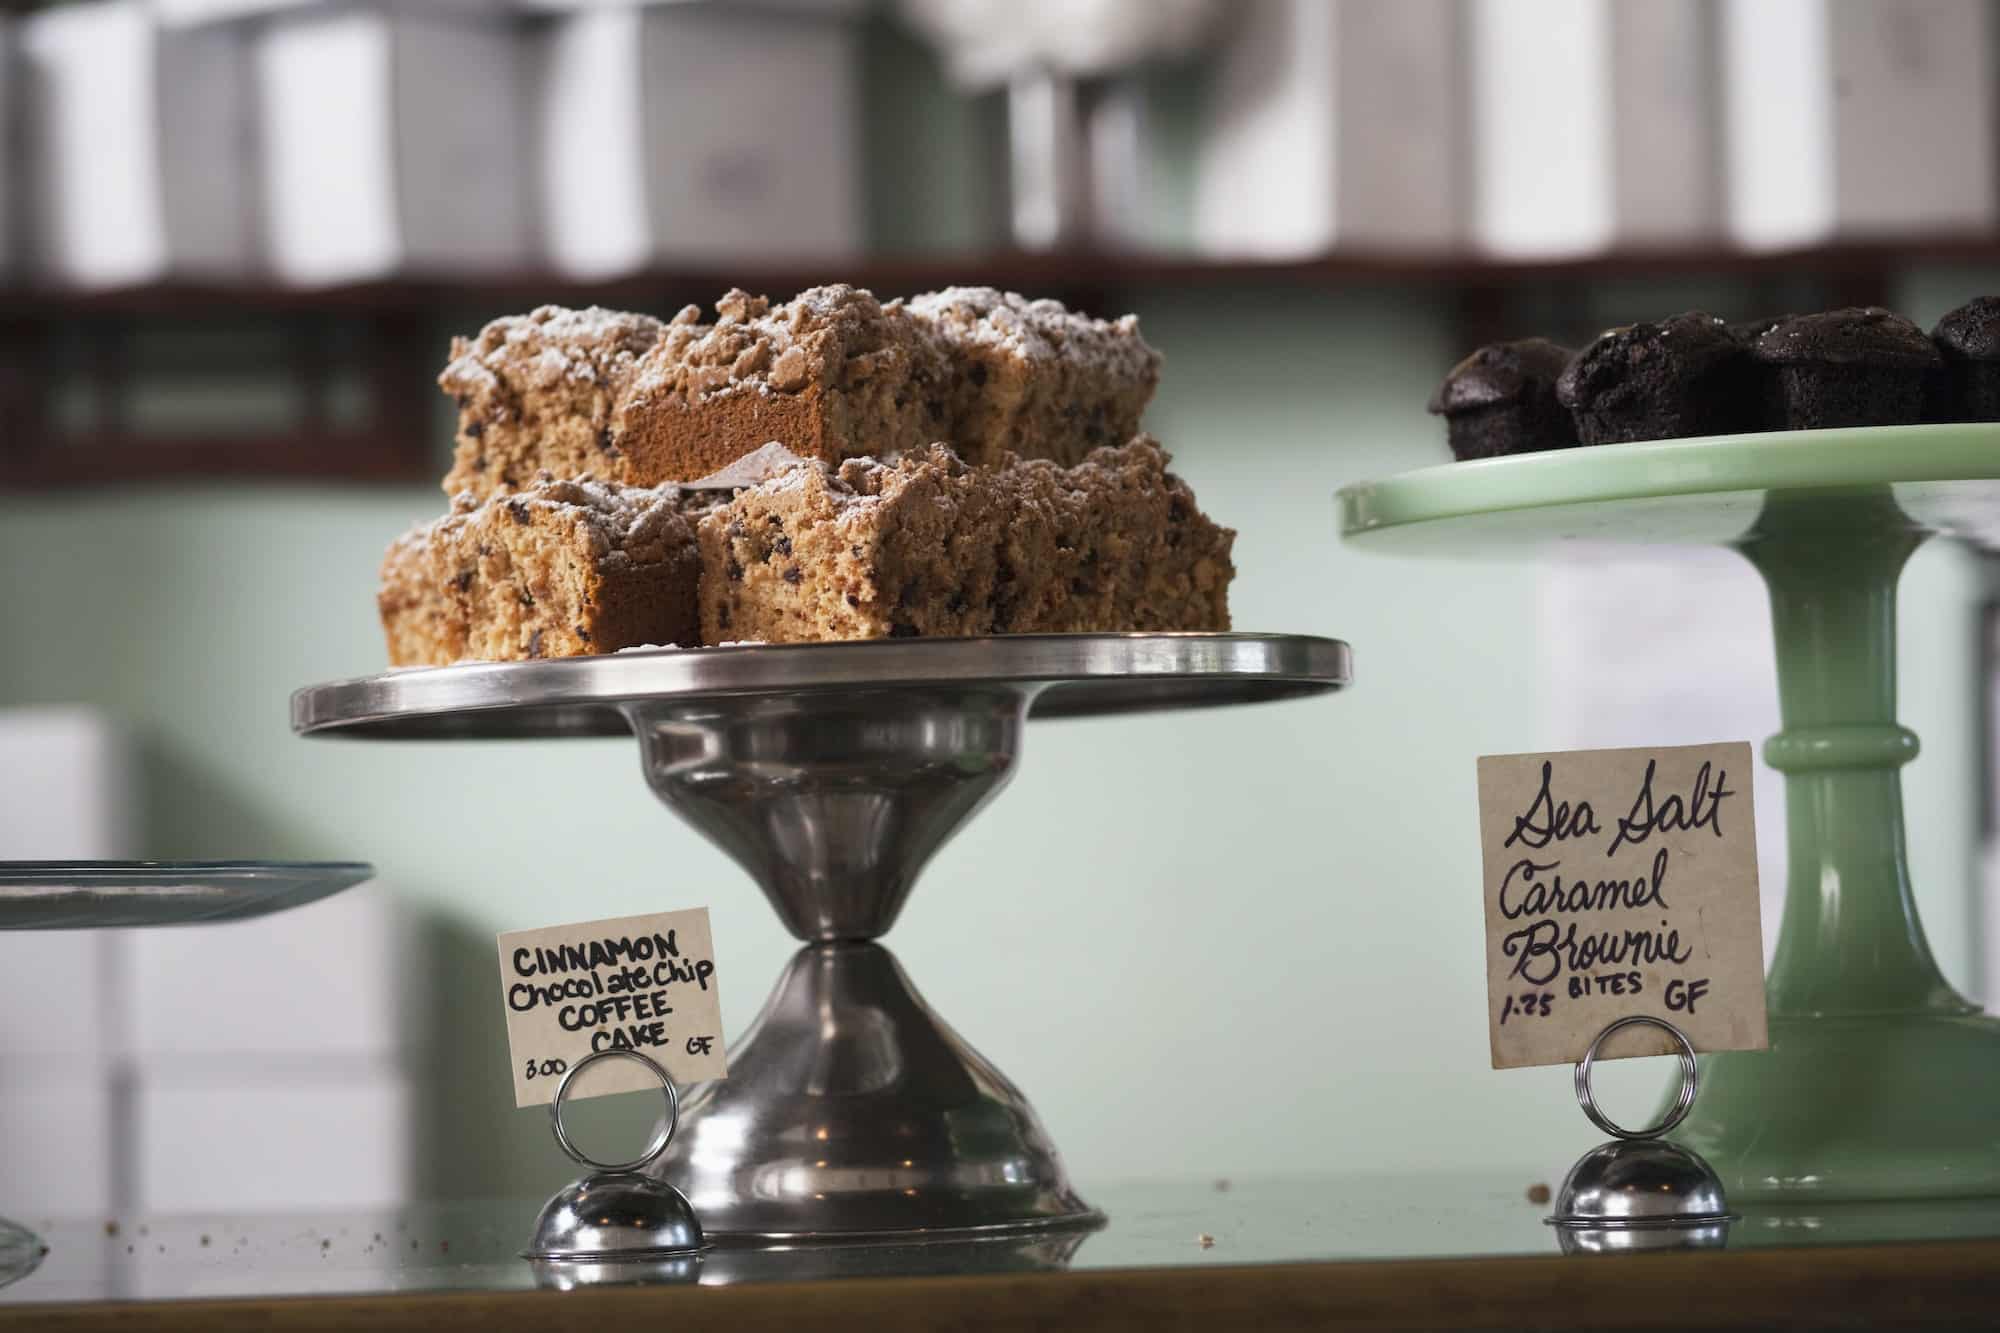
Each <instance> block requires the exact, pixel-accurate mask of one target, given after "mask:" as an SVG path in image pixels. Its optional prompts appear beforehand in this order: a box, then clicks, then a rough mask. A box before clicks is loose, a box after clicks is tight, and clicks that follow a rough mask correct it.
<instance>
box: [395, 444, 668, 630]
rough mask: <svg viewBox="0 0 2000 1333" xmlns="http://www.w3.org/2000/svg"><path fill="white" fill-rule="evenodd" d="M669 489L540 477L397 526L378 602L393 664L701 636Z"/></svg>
mask: <svg viewBox="0 0 2000 1333" xmlns="http://www.w3.org/2000/svg"><path fill="white" fill-rule="evenodd" d="M685 505H686V501H685V500H684V498H683V497H682V495H681V494H680V493H679V492H678V491H677V490H676V489H675V488H673V487H659V488H657V489H647V488H638V487H626V486H618V485H615V484H614V485H607V484H604V483H601V482H595V481H590V480H587V479H586V480H583V481H557V480H552V479H549V478H546V477H544V478H542V479H540V480H538V481H536V482H535V483H534V484H533V485H531V486H529V487H527V488H526V489H524V490H522V491H520V492H518V493H516V494H512V495H500V496H494V497H492V498H490V499H487V500H485V501H479V500H476V499H475V498H474V497H473V496H471V495H461V496H459V497H458V498H457V499H456V500H455V501H454V502H453V506H452V511H451V512H450V513H448V514H446V515H445V516H444V517H442V518H439V519H436V520H433V521H432V522H430V523H426V524H424V525H422V526H420V527H418V528H416V529H414V530H412V531H411V532H408V533H406V534H404V535H403V536H402V537H400V538H398V539H397V541H396V542H395V543H394V544H393V545H391V546H390V548H389V552H388V555H387V556H386V557H385V558H384V559H383V562H382V588H381V592H380V594H379V595H378V598H377V605H378V607H379V609H380V611H381V615H382V628H383V631H384V633H385V634H386V635H387V637H388V641H389V661H390V662H391V663H392V664H394V665H396V666H437V665H443V664H445V663H449V662H458V661H465V660H468V659H483V660H504V659H512V658H530V657H575V656H581V655H584V654H588V653H610V652H616V651H618V650H619V649H620V648H626V647H631V646H632V645H635V644H647V643H678V644H682V645H692V644H694V643H695V642H697V639H696V635H697V632H698V631H697V620H696V612H695V589H696V565H695V560H696V557H695V542H694V528H693V525H692V523H691V522H690V520H689V517H688V514H687V513H685V512H684V508H685Z"/></svg>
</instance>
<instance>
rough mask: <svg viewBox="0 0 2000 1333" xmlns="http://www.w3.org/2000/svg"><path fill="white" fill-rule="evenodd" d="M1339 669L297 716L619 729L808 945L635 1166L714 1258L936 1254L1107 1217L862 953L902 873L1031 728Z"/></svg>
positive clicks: (1060, 669)
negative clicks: (957, 1245)
mask: <svg viewBox="0 0 2000 1333" xmlns="http://www.w3.org/2000/svg"><path fill="white" fill-rule="evenodd" d="M1348 673H1349V659H1348V652H1347V648H1346V645H1344V644H1341V643H1339V642H1337V641H1335V640H1331V639H1318V638H1306V637H1300V636H1290V635H1247V634H1131V635H1125V634H1087V635H1031V636H1020V637H1009V638H995V639H958V640H924V639H912V640H893V641H885V642H871V643H843V644H802V645H785V646H761V645H760V646H755V647H744V648H717V649H702V650H696V651H688V652H676V651H661V652H650V653H621V654H617V655H615V656H607V657H592V658H574V659H568V660H563V661H549V662H508V663H475V664H468V665H464V666H456V667H442V668H436V669H431V670H419V671H397V672H389V673H386V674H384V675H379V676H371V677H367V678H365V679H362V680H354V681H345V682H340V683H337V684H332V685H323V686H317V687H314V688H311V689H306V690H302V691H300V692H299V693H298V694H297V695H295V696H294V697H293V700H292V721H293V726H294V728H295V729H296V730H297V731H299V732H300V733H301V734H306V735H317V734H335V735H339V734H352V735H362V736H380V737H403V738H407V737H413V736H431V737H444V736H461V737H474V736H496V737H497V736H513V737H520V736H557V735H608V734H619V733H622V732H626V731H628V730H629V731H630V732H632V733H634V734H636V735H637V736H638V738H639V743H640V748H641V751H642V755H643V760H644V766H645V773H646V780H647V782H648V783H649V784H650V785H651V786H652V788H653V790H654V792H655V793H657V794H658V795H659V796H660V798H661V799H662V800H663V801H665V802H666V803H667V804H668V805H669V806H671V807H672V808H673V809H675V810H676V811H678V812H679V813H680V814H681V815H682V816H683V817H685V818H686V819H687V820H688V821H689V822H690V823H692V824H693V825H694V826H695V827H696V828H698V829H700V830H701V831H702V832H703V833H704V834H706V835H707V836H708V837H709V838H711V839H713V840H714V841H715V842H716V843H717V844H718V845H720V846H721V847H722V848H723V849H724V850H726V851H727V852H729V854H730V855H731V856H733V857H734V858H735V859H736V860H737V861H738V862H740V863H741V864H742V865H743V867H744V868H745V869H746V870H748V871H749V872H750V873H751V875H752V876H754V877H755V878H756V880H757V882H758V884H759V885H761V886H762V888H763V890H764V892H765V895H766V896H767V897H768V898H769V899H770V902H771V905H772V906H773V907H774V908H775V909H776V910H777V912H778V915H779V917H780V918H781V919H782V920H783V921H784V923H785V926H786V928H787V929H789V930H790V931H791V932H792V933H793V934H794V935H795V936H797V937H798V938H799V939H801V940H803V941H805V942H806V943H805V947H804V948H802V949H800V950H799V952H798V953H797V954H796V955H795V956H794V957H793V959H792V961H791V963H790V965H789V966H788V967H787V968H786V969H785V972H784V975H783V976H781V977H780V978H779V980H778V985H777V989H776V990H775V991H774V992H773V994H772V996H771V998H770V1000H769V1002H768V1003H767V1004H766V1005H765V1007H764V1011H763V1013H762V1014H760V1015H759V1016H758V1018H757V1020H756V1021H755V1023H754V1024H752V1026H751V1028H750V1030H749V1031H748V1032H746V1033H745V1034H744V1036H743V1038H742V1039H741V1040H740V1041H739V1042H737V1043H736V1044H735V1045H734V1046H733V1047H732V1049H731V1051H730V1058H729V1074H730V1076H729V1078H728V1079H727V1080H726V1081H724V1082H720V1083H711V1084H708V1085H705V1086H704V1087H702V1088H700V1089H699V1090H697V1091H696V1092H694V1093H693V1094H692V1095H691V1096H690V1097H689V1098H688V1101H687V1105H686V1106H685V1108H684V1110H683V1113H682V1123H681V1129H680V1133H679V1134H678V1135H677V1136H676V1137H675V1138H674V1140H673V1144H672V1146H671V1147H670V1148H669V1150H668V1151H667V1154H666V1155H665V1156H664V1157H663V1158H662V1159H661V1160H660V1161H659V1162H658V1163H657V1164H655V1166H654V1167H653V1168H651V1169H652V1170H653V1171H655V1172H657V1173H659V1174H661V1175H662V1176H663V1177H664V1178H665V1179H667V1180H668V1181H670V1182H672V1183H673V1184H674V1185H675V1186H676V1187H678V1188H679V1189H680V1190H681V1191H682V1192H683V1193H685V1194H686V1195H687V1196H688V1198H689V1199H690V1200H691V1201H692V1202H693V1204H694V1207H695V1210H696V1211H697V1213H698V1214H699V1215H700V1217H701V1221H702V1226H703V1228H704V1229H705V1230H706V1231H707V1232H708V1234H709V1235H710V1236H711V1237H712V1238H714V1239H716V1240H718V1241H729V1240H737V1241H746V1240H747V1241H758V1242H780V1243H798V1242H806V1241H823V1240H841V1241H856V1240H878V1239H879V1240H900V1241H907V1240H910V1239H912V1238H917V1237H921V1238H933V1237H935V1238H938V1239H946V1238H951V1239H957V1238H967V1237H972V1236H977V1235H982V1234H991V1233H1001V1232H1019V1231H1024V1230H1035V1229H1046V1228H1063V1227H1077V1226H1091V1225H1095V1224H1096V1223H1098V1222H1099V1221H1101V1217H1100V1215H1099V1214H1098V1213H1096V1212H1095V1211H1094V1210H1093V1209H1091V1208H1090V1207H1089V1205H1087V1204H1086V1203H1084V1202H1083V1200H1082V1199H1080V1198H1079V1197H1078V1196H1077V1194H1076V1192H1075V1191H1074V1190H1073V1189H1071V1187H1070V1184H1069V1179H1068V1176H1067V1174H1066V1172H1065V1171H1064V1169H1063V1165H1062V1162H1061V1160H1060V1158H1059V1157H1058V1156H1057V1154H1056V1150H1055V1146H1054V1145H1053V1144H1052V1143H1051V1142H1050V1141H1049V1138H1048V1135H1047V1134H1046V1133H1045V1132H1044V1131H1043V1129H1042V1126H1041V1123H1040V1121H1039V1120H1038V1119H1037V1118H1036V1116H1035V1112H1034V1109H1033V1108H1032V1107H1031V1106H1030V1105H1029V1104H1028V1100H1027V1098H1025V1097H1024V1096H1022V1094H1021V1092H1020V1090H1019V1089H1017V1088H1016V1087H1015V1086H1014V1085H1013V1084H1012V1083H1010V1082H1008V1080H1007V1078H1006V1076H1005V1075H1003V1074H1001V1073H1000V1071H999V1070H998V1069H996V1068H994V1066H993V1065H992V1064H991V1063H989V1062H988V1061H987V1060H986V1059H984V1058H983V1057H982V1056H980V1055H979V1053H978V1052H976V1051H974V1050H973V1049H972V1048H971V1047H970V1046H968V1045H967V1044H966V1043H965V1042H964V1041H963V1040H962V1039H960V1038H959V1036H958V1035H957V1034H956V1033H954V1032H953V1031H952V1030H951V1029H950V1028H949V1027H948V1026H946V1025H945V1023H944V1021H943V1020H942V1019H940V1018H939V1017H938V1015H937V1014H936V1013H934V1012H933V1011H932V1010H931V1008H930V1007H929V1006H928V1005H926V1004H925V1003H924V1001H923V999H922V997H921V996H919V995H918V994H917V992H916V990H915V988H914V987H913V986H912V985H911V984H910V981H909V978H908V977H907V976H905V975H904V973H903V969H902V968H901V967H900V966H899V965H898V964H897V962H896V960H895V958H894V957H893V956H892V955H891V954H890V953H889V951H888V950H887V949H885V948H884V947H882V946H881V945H880V944H877V943H875V942H874V941H875V940H876V939H878V938H879V937H881V936H882V935H883V934H885V933H886V932H887V931H888V929H889V927H890V926H891V925H892V924H893V923H894V921H895V919H896V915H897V913H898V912H899V911H900V910H901V908H902V905H903V903H904V901H905V900H906V899H907V898H908V897H909V893H910V889H911V887H912V886H913V885H914V883H915V882H916V877H917V873H918V871H919V870H921V869H922V867H923V865H924V863H925V862H927V861H928V860H929V859H930V857H931V856H932V854H933V853H935V852H936V851H937V849H938V848H939V847H941V846H942V845H943V844H944V842H945V841H946V840H947V839H948V838H949V837H950V836H951V834H952V833H953V832H954V831H955V830H956V829H957V828H958V827H959V826H960V825H961V824H962V823H963V822H964V821H965V820H966V819H967V818H968V817H969V816H970V815H971V814H972V813H973V812H974V811H975V810H977V809H979V807H980V806H982V805H984V804H985V803H986V802H987V801H988V800H989V799H991V798H992V796H993V795H994V794H995V793H996V792H998V791H999V789H1000V788H1001V787H1002V786H1003V785H1004V784H1005V783H1006V781H1007V779H1008V778H1009V777H1011V776H1012V775H1013V772H1014V768H1015V764H1016V760H1017V757H1018V755H1019V753H1020V747H1021V733H1022V728H1023V724H1024V723H1025V722H1026V721H1027V719H1028V718H1029V717H1031V716H1032V717H1036V718H1041V717H1053V716H1065V715H1067V716H1085V715H1094V714H1105V713H1117V712H1135V711H1147V710H1156V709H1165V708H1182V707H1198V706H1203V705H1221V704H1236V703H1248V702H1252V701H1256V700H1260V699H1274V698H1282V697H1286V696H1292V695H1302V694H1312V693H1319V692H1323V691H1326V690H1330V689H1333V688H1336V687H1338V686H1340V685H1342V684H1345V683H1346V681H1347V679H1348Z"/></svg>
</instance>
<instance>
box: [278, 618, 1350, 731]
mask: <svg viewBox="0 0 2000 1333" xmlns="http://www.w3.org/2000/svg"><path fill="white" fill-rule="evenodd" d="M1349 670H1350V662H1349V656H1348V650H1347V645H1346V644H1344V643H1341V642H1339V641H1338V640H1335V639H1319V638H1311V637H1307V636H1303V635H1293V634H1021V635H1008V636H1004V637H996V638H985V639H875V640H870V641H867V642H861V643H798V644H743V645H738V646H734V647H726V648H696V649H677V648H658V649H644V650H627V651H625V652H622V653H612V654H607V655H604V656H600V657H565V658H552V659H549V660H546V661H533V662H468V663H464V664H462V665H459V666H448V667H420V668H411V669H403V670H396V671H387V672H383V673H382V674H380V675H374V676H363V677H361V678H359V679H356V680H344V681H336V682H334V683H332V684H327V685H315V686H312V687H309V688H307V689H303V690H300V691H299V692H298V693H296V694H294V695H293V696H292V727H293V729H294V730H295V731H297V732H299V733H300V734H301V735H313V734H317V733H327V732H332V733H340V734H349V735H365V736H370V737H424V736H429V737H440V736H443V737H451V736H456V737H463V738H475V737H537V736H624V735H628V734H630V733H631V731H632V729H633V728H632V724H631V722H630V721H629V720H628V716H627V708H628V706H630V705H633V704H638V703H643V702H646V701H648V700H661V699H667V698H681V699H688V698H696V697H701V696H708V695H744V694H782V695H786V696H794V695H800V694H805V693H836V692H853V691H857V690H875V689H906V688H911V687H931V688H938V689H953V690H958V689H966V688H979V687H992V688H996V689H1009V690H1020V691H1021V692H1022V693H1023V694H1024V696H1026V697H1029V698H1030V699H1031V701H1032V702H1031V710H1030V711H1031V712H1032V714H1033V715H1034V716H1035V717H1062V716H1077V715H1096V714H1104V713H1121V712H1142V711H1149V710H1154V709H1163V708H1193V707H1204V706H1207V707H1213V706H1217V705H1221V704H1235V703H1250V702H1254V701H1256V700H1259V699H1280V698H1284V697H1286V696H1288V695H1295V694H1313V693H1317V692H1319V691H1322V690H1328V689H1332V688H1335V687H1336V686H1340V685H1344V684H1346V683H1347V678H1348V672H1349Z"/></svg>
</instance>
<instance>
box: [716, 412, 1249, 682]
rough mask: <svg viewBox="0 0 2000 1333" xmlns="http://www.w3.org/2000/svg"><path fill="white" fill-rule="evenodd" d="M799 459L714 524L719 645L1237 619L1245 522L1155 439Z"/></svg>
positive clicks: (1206, 625) (720, 512) (1216, 626)
mask: <svg viewBox="0 0 2000 1333" xmlns="http://www.w3.org/2000/svg"><path fill="white" fill-rule="evenodd" d="M1008 462H1009V465H1007V466H1003V467H998V468H973V467H969V466H967V465H966V464H965V463H964V462H962V461H961V460H960V459H959V458H958V457H957V456H956V455H955V454H953V453H952V452H951V451H950V450H949V449H946V448H943V447H942V446H934V447H932V448H930V449H928V450H926V451H924V452H923V453H922V454H916V455H910V456H906V457H905V458H904V459H902V460H901V461H900V462H898V463H895V464H882V463H877V462H875V461H873V460H871V459H858V460H852V461H850V462H848V463H846V464H843V465H842V466H840V467H839V468H838V469H831V468H828V467H826V466H825V465H824V464H820V463H814V462H807V463H801V464H798V465H796V466H794V467H792V468H790V469H788V470H786V471H784V472H782V473H780V474H778V475H777V476H774V477H772V478H771V479H770V480H768V481H766V482H764V483H762V484H761V485H759V486H756V487H754V488H752V489H750V490H746V491H743V492H741V493H740V494H738V495H737V496H736V497H735V499H734V500H733V501H731V502H730V504H729V505H727V506H726V507H723V508H718V509H715V510H713V511H711V512H710V513H709V514H707V515H706V516H705V517H703V519H702V520H701V522H700V524H699V529H698V531H699V538H700V543H701V626H702V637H703V640H704V642H707V643H719V642H722V641H724V640H729V639H762V640H766V641H768V642H772V643H784V642H800V641H810V640H816V639H871V638H896V637H906V636H915V635H983V634H1035V633H1058V632H1086V631H1111V630H1225V629H1228V628H1229V603H1228V590H1229V580H1230V579H1231V577H1233V575H1234V573H1235V568H1234V566H1233V565H1231V563H1230V560H1229V551H1230V546H1231V544H1232V543H1233V542H1234V540H1235V536H1236V534H1235V533H1234V532H1232V531H1230V530H1229V529H1227V528H1223V527H1218V526H1217V525H1216V524H1215V523H1213V522H1212V521H1210V520H1209V519H1208V518H1207V517H1206V516H1204V515H1203V514H1202V513H1201V511H1200V510H1199V509H1198V508H1197V507H1196V505H1195V500H1194V496H1193V494H1192V493H1191V492H1190V491H1189V490H1188V488H1187V485H1186V483H1185V482H1183V481H1181V479H1180V478H1178V477H1176V476H1174V475H1173V474H1172V473H1171V472H1168V471H1167V456H1166V454H1165V453H1163V452H1162V451H1161V449H1160V447H1159V445H1158V444H1156V443H1155V442H1154V441H1152V440H1151V439H1149V438H1146V437H1144V436H1140V437H1138V438H1136V439H1134V440H1132V441H1131V442H1130V443H1128V444H1125V445H1123V446H1122V447H1120V448H1116V449H1110V448H1106V449H1099V450H1097V451H1096V452H1094V453H1092V454H1091V455H1090V456H1089V457H1088V458H1086V459H1085V460H1084V461H1083V462H1082V463H1080V464H1079V465H1077V466H1075V467H1072V468H1064V467H1062V466H1060V465H1058V464H1056V463H1053V462H1048V461H1046V460H1036V461H1028V462H1019V461H1012V460H1008Z"/></svg>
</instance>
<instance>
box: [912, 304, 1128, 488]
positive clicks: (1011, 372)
mask: <svg viewBox="0 0 2000 1333" xmlns="http://www.w3.org/2000/svg"><path fill="white" fill-rule="evenodd" d="M909 310H910V314H911V315H912V316H914V317H915V318H916V319H917V321H918V322H919V323H921V324H923V325H924V326H925V327H927V328H929V329H930V330H931V331H932V332H933V333H934V334H936V335H937V337H938V339H939V341H940V342H942V343H943V344H944V347H945V350H946V351H947V352H948V353H949V355H950V357H951V362H952V395H951V429H950V432H949V433H948V434H947V435H945V436H943V437H942V438H944V439H946V440H948V441H949V442H950V443H951V445H952V447H953V449H954V450H956V451H957V453H958V455H959V456H960V457H961V458H963V459H965V460H966V461H967V462H970V463H992V462H995V461H997V460H998V459H999V458H1000V456H1001V455H1002V454H1006V453H1015V454H1019V455H1020V456H1021V457H1023V458H1052V459H1054V460H1056V461H1057V462H1059V463H1063V464H1066V465H1067V464H1073V463H1077V462H1080V461H1081V460H1082V459H1083V457H1084V455H1085V454H1087V453H1089V452H1090V451H1091V450H1092V449H1095V448H1098V447H1100V446H1102V445H1110V444H1120V443H1123V442H1124V441H1126V440H1129V439H1131V438H1132V437H1133V436H1134V435H1137V434H1138V433H1139V418H1140V416H1141V414H1143V413H1144V412H1145V410H1146V404H1147V403H1148V402H1149V401H1151V399H1152V397H1153V390H1154V388H1155V387H1156V386H1157V385H1158V384H1159V382H1160V354H1159V353H1158V352H1156V351H1154V350H1153V349H1152V348H1151V347H1150V346H1148V345H1147V343H1146V340H1145V339H1143V338H1141V337H1140V336H1139V320H1138V317H1137V316H1136V315H1126V316H1125V317H1123V318H1122V319H1116V320H1103V319H1092V318H1090V317H1089V316H1087V315H1079V314H1076V313H1073V312H1072V311H1070V310H1068V309H1066V308H1065V307H1064V306H1063V305H1062V304H1061V303H1060V302H1057V301H1030V300H1028V299H1026V298H1025V297H1022V296H1018V295H1016V294H1015V293H1013V292H1001V291H995V290H994V289H993V288H991V287H947V288H946V289H945V290H943V291H941V292H927V293H925V294H924V295H922V296H918V297H914V298H912V299H911V301H910V303H909Z"/></svg>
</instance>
